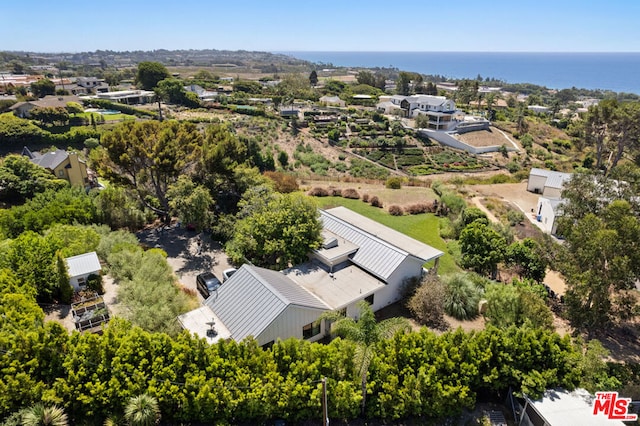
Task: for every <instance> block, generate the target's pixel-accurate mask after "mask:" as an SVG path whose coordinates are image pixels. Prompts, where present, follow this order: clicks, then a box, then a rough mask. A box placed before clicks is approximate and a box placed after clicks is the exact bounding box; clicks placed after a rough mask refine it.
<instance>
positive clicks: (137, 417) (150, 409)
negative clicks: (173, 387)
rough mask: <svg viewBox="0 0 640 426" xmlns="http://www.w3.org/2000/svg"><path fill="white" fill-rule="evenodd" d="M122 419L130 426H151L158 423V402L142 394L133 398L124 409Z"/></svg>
mask: <svg viewBox="0 0 640 426" xmlns="http://www.w3.org/2000/svg"><path fill="white" fill-rule="evenodd" d="M124 418H125V419H126V420H127V423H128V424H129V425H131V426H152V425H155V424H157V423H158V422H159V421H160V407H159V405H158V400H157V399H155V398H154V397H153V396H151V395H148V394H146V393H143V394H142V395H138V396H134V397H133V398H131V399H130V400H129V403H128V404H127V406H126V407H125V409H124Z"/></svg>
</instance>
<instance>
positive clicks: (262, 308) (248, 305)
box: [205, 265, 330, 341]
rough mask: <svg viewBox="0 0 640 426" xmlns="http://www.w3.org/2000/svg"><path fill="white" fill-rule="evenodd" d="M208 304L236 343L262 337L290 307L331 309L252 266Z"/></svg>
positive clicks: (286, 281) (279, 277) (284, 280)
mask: <svg viewBox="0 0 640 426" xmlns="http://www.w3.org/2000/svg"><path fill="white" fill-rule="evenodd" d="M205 304H206V305H207V306H209V307H210V308H211V310H213V312H215V314H216V315H217V316H218V318H220V321H222V323H223V324H224V325H225V327H226V328H227V329H228V330H229V331H230V332H231V337H232V338H233V339H234V340H236V341H241V340H242V339H244V338H245V337H248V336H255V337H257V336H259V335H260V333H262V331H264V329H265V328H267V327H268V326H269V325H270V324H271V323H272V322H273V321H274V320H275V319H276V318H277V317H278V316H279V315H280V314H282V313H283V312H284V310H285V309H286V308H287V307H288V306H289V305H297V306H301V307H306V308H310V309H317V310H321V311H326V310H329V309H330V308H329V306H327V305H326V304H325V303H323V302H322V301H320V299H318V298H316V297H315V296H314V295H313V294H311V293H310V292H308V291H307V290H305V289H304V288H302V287H300V286H298V285H297V284H296V283H294V282H293V281H291V280H290V279H289V278H287V277H286V276H285V275H284V274H282V273H281V272H277V271H272V270H269V269H264V268H258V267H255V266H250V265H243V266H242V267H241V268H240V269H238V271H237V272H236V273H235V274H233V276H232V277H231V278H229V279H228V280H227V282H225V283H224V284H223V285H222V286H221V287H220V288H219V289H218V290H217V291H216V292H215V293H213V294H212V295H211V296H210V297H209V298H208V299H207V300H206V301H205Z"/></svg>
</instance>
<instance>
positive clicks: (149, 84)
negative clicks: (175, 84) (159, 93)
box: [136, 62, 171, 90]
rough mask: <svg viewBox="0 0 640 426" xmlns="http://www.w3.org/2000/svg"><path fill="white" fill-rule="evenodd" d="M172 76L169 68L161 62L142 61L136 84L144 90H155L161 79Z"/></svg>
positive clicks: (139, 65)
mask: <svg viewBox="0 0 640 426" xmlns="http://www.w3.org/2000/svg"><path fill="white" fill-rule="evenodd" d="M169 77H171V74H169V71H168V70H167V68H166V67H165V66H164V65H162V64H161V63H159V62H140V63H139V64H138V72H137V74H136V84H137V85H138V86H139V87H140V88H141V89H143V90H153V89H154V88H155V87H156V86H157V85H158V83H159V82H160V81H162V80H164V79H165V78H169Z"/></svg>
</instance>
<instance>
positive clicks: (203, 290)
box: [196, 272, 222, 299]
mask: <svg viewBox="0 0 640 426" xmlns="http://www.w3.org/2000/svg"><path fill="white" fill-rule="evenodd" d="M196 285H197V287H198V291H199V292H200V294H202V297H204V298H205V299H206V298H208V297H209V295H210V294H211V292H213V291H216V290H217V289H218V287H220V286H221V285H222V283H221V282H220V280H219V279H218V278H216V276H215V275H213V274H212V273H211V272H204V273H202V274H200V275H198V276H197V277H196Z"/></svg>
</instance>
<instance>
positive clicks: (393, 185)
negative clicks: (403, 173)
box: [384, 176, 402, 189]
mask: <svg viewBox="0 0 640 426" xmlns="http://www.w3.org/2000/svg"><path fill="white" fill-rule="evenodd" d="M384 186H385V187H387V188H389V189H401V188H402V178H401V177H398V176H393V177H390V178H389V179H387V181H386V182H385V183H384Z"/></svg>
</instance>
